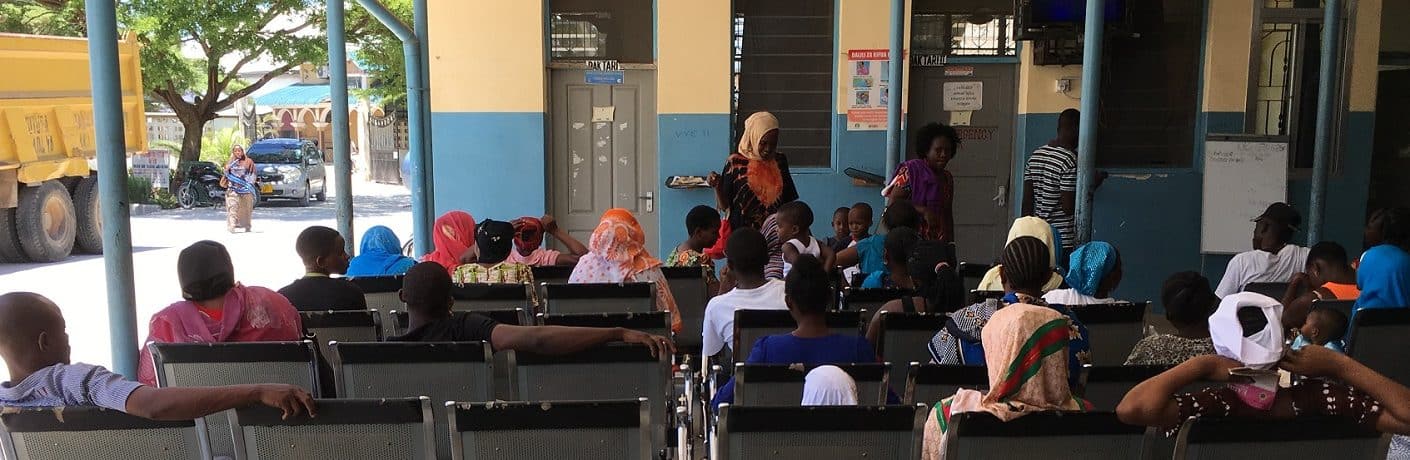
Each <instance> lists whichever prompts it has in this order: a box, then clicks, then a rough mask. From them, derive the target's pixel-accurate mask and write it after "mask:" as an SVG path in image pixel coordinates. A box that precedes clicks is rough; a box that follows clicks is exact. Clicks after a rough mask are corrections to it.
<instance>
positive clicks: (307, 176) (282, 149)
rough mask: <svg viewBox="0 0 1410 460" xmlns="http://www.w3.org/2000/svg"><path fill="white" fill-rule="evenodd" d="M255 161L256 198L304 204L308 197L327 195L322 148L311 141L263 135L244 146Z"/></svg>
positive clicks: (319, 198) (325, 198)
mask: <svg viewBox="0 0 1410 460" xmlns="http://www.w3.org/2000/svg"><path fill="white" fill-rule="evenodd" d="M246 154H247V155H249V156H250V158H251V159H253V160H254V161H255V173H256V175H257V176H258V182H259V200H260V202H266V201H270V200H294V201H297V202H298V204H299V206H308V203H309V201H310V200H318V201H324V200H327V199H328V181H327V177H326V176H327V173H326V172H324V170H323V152H321V151H319V149H318V146H316V145H314V143H313V141H309V140H301V139H264V140H260V141H256V142H255V143H254V144H253V145H250V148H249V149H248V150H246Z"/></svg>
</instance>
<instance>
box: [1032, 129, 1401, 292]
mask: <svg viewBox="0 0 1410 460" xmlns="http://www.w3.org/2000/svg"><path fill="white" fill-rule="evenodd" d="M1243 120H1244V114H1243V113H1242V112H1212V113H1202V114H1200V115H1199V119H1198V120H1196V122H1197V124H1198V125H1197V127H1196V132H1197V133H1199V134H1198V136H1199V138H1200V141H1199V142H1196V143H1195V151H1194V152H1191V154H1192V155H1193V158H1194V161H1193V167H1191V168H1136V169H1108V171H1110V172H1111V173H1112V174H1113V176H1112V177H1111V178H1109V179H1107V180H1106V182H1105V183H1103V184H1102V187H1101V188H1100V189H1098V190H1097V193H1096V196H1095V199H1094V201H1093V207H1094V208H1095V209H1094V210H1093V235H1094V238H1096V239H1099V240H1103V241H1107V242H1110V243H1112V244H1113V245H1115V246H1116V247H1117V248H1118V249H1120V250H1121V256H1122V258H1123V260H1124V261H1125V272H1124V275H1125V276H1124V277H1123V279H1122V282H1121V287H1120V288H1119V289H1118V290H1117V292H1116V295H1117V296H1118V297H1121V298H1127V299H1132V300H1157V301H1158V300H1159V298H1160V287H1161V284H1162V283H1163V282H1164V281H1165V278H1166V277H1167V276H1169V275H1170V274H1172V273H1175V272H1178V271H1184V270H1195V271H1199V272H1201V273H1203V274H1204V275H1205V276H1206V277H1208V278H1209V279H1210V280H1211V283H1212V284H1217V283H1218V282H1219V280H1220V278H1222V277H1223V275H1224V268H1225V266H1226V265H1228V263H1229V259H1230V258H1231V256H1229V255H1219V254H1200V252H1199V232H1200V215H1201V214H1200V212H1201V206H1202V197H1201V187H1202V184H1203V182H1202V177H1203V175H1202V173H1201V168H1202V165H1201V164H1200V159H1201V158H1203V153H1204V152H1203V148H1204V143H1203V138H1204V133H1205V132H1209V133H1239V132H1242V131H1243ZM1374 129H1375V114H1374V113H1371V112H1352V113H1350V114H1349V115H1348V117H1347V123H1346V127H1345V130H1344V131H1343V132H1344V133H1345V135H1343V136H1342V138H1343V139H1345V145H1343V146H1342V148H1341V149H1340V151H1341V159H1340V163H1339V165H1338V168H1337V170H1336V172H1334V173H1333V175H1332V177H1331V178H1330V179H1329V181H1328V187H1327V190H1328V194H1327V209H1326V223H1325V234H1326V236H1327V238H1328V239H1329V240H1331V241H1336V242H1338V243H1341V244H1342V245H1343V246H1346V247H1347V249H1348V251H1350V252H1353V253H1354V252H1356V251H1357V250H1358V249H1359V248H1360V246H1361V229H1362V227H1363V225H1364V222H1365V215H1366V197H1367V185H1366V184H1367V182H1368V178H1369V175H1370V164H1371V142H1372V139H1373V131H1374ZM1056 130H1057V114H1055V113H1039V114H1023V115H1019V117H1018V126H1017V130H1016V133H1017V138H1016V142H1015V145H1016V147H1015V150H1016V151H1015V159H1016V160H1015V161H1016V162H1015V164H1016V165H1019V166H1017V167H1015V168H1014V183H1015V184H1021V183H1022V173H1023V172H1022V166H1021V165H1022V164H1024V162H1026V160H1027V159H1028V157H1029V156H1030V155H1031V153H1032V151H1033V150H1034V149H1036V148H1038V147H1039V146H1041V145H1043V144H1044V143H1045V142H1047V141H1048V139H1050V138H1051V137H1052V135H1053V133H1055V132H1056ZM1306 176H1307V175H1306V174H1296V173H1295V174H1294V175H1293V177H1292V178H1291V179H1290V181H1289V184H1288V202H1289V203H1290V204H1292V205H1293V206H1294V207H1296V208H1297V209H1298V211H1299V212H1301V213H1302V215H1303V219H1304V221H1305V220H1306V218H1307V215H1308V209H1307V203H1308V201H1309V199H1310V186H1311V185H1310V179H1309V178H1308V177H1306ZM1021 194H1022V190H1021V186H1020V187H1015V191H1014V195H1013V199H1014V200H1018V199H1020V198H1021ZM1015 202H1017V201H1015ZM1014 212H1015V213H1017V212H1019V211H1018V208H1017V207H1015V211H1014ZM1249 225H1250V226H1249V234H1250V237H1251V236H1252V233H1253V226H1252V224H1249ZM1306 237H1307V236H1306V232H1305V231H1304V232H1299V233H1298V234H1297V235H1295V237H1294V238H1296V239H1297V240H1298V241H1300V242H1305V241H1306ZM1156 309H1157V311H1160V310H1163V308H1162V307H1161V306H1160V305H1157V306H1156Z"/></svg>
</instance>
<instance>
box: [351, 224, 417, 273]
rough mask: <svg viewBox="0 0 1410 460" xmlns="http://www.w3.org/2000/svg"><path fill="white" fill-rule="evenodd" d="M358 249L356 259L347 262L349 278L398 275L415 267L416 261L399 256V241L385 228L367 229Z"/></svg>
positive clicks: (379, 226) (380, 226) (394, 234)
mask: <svg viewBox="0 0 1410 460" xmlns="http://www.w3.org/2000/svg"><path fill="white" fill-rule="evenodd" d="M359 249H361V252H359V253H358V254H357V257H353V258H352V260H351V261H349V262H348V273H347V275H348V276H349V277H356V276H392V275H400V274H403V273H406V271H407V270H409V269H411V266H412V265H416V259H412V258H410V257H406V256H403V255H401V240H400V239H398V238H397V234H396V233H395V232H393V231H392V229H390V228H387V227H386V226H382V225H377V226H374V227H372V228H369V229H367V233H363V234H362V244H361V245H360V246H359Z"/></svg>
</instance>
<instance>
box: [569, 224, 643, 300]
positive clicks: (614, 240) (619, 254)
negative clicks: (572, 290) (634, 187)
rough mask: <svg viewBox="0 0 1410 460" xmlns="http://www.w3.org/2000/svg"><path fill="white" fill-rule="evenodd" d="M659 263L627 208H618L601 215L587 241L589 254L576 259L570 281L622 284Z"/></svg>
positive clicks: (639, 226) (639, 225)
mask: <svg viewBox="0 0 1410 460" xmlns="http://www.w3.org/2000/svg"><path fill="white" fill-rule="evenodd" d="M659 266H661V261H660V260H656V258H653V257H651V254H650V253H649V252H647V250H646V234H645V233H643V232H642V229H641V224H639V223H637V221H636V217H634V216H632V213H631V212H630V211H627V210H625V209H621V208H615V209H611V210H608V211H607V212H606V213H605V214H603V215H602V221H601V222H600V223H598V224H597V229H595V230H593V231H592V238H591V239H590V240H589V241H588V253H587V254H586V255H584V256H583V258H582V259H581V260H579V261H578V266H577V267H576V268H574V269H573V274H572V276H571V277H569V282H570V283H622V282H626V280H628V279H631V278H632V277H633V276H635V275H636V274H638V273H641V272H643V271H646V270H649V269H651V268H655V267H659Z"/></svg>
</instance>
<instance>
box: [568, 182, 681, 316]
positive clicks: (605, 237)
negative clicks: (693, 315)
mask: <svg viewBox="0 0 1410 460" xmlns="http://www.w3.org/2000/svg"><path fill="white" fill-rule="evenodd" d="M568 282H569V283H573V284H580V283H648V282H650V283H656V308H657V309H659V310H661V311H666V312H670V313H671V331H673V332H680V329H681V315H680V312H678V311H676V298H675V296H673V295H671V285H670V284H668V283H666V275H665V274H664V273H662V272H661V261H660V260H656V258H654V257H651V253H649V252H647V251H646V233H644V232H642V230H641V224H639V223H637V221H636V217H635V216H632V213H631V211H627V210H625V209H621V208H614V209H609V210H607V212H606V213H604V214H602V222H601V223H598V224H597V229H595V230H593V231H592V239H591V240H589V241H588V253H587V254H585V255H583V257H582V258H581V259H578V266H577V267H575V268H573V274H572V275H570V276H569V277H568Z"/></svg>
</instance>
